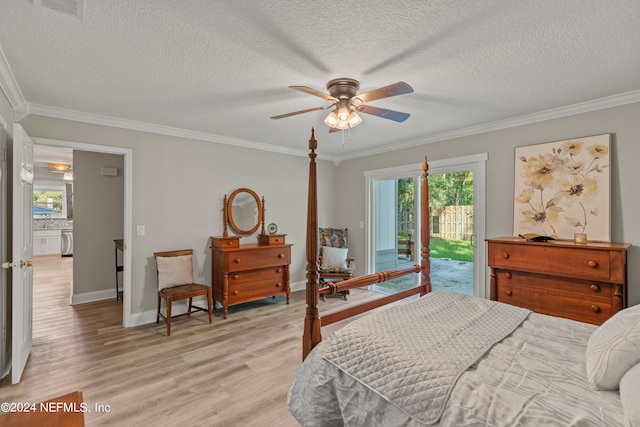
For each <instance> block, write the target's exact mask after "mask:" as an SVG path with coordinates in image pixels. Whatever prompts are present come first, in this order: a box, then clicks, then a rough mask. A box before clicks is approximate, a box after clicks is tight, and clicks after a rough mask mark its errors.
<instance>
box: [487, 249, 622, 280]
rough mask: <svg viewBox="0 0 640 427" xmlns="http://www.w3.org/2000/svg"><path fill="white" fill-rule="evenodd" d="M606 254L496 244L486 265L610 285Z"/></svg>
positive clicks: (608, 262)
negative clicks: (608, 282)
mask: <svg viewBox="0 0 640 427" xmlns="http://www.w3.org/2000/svg"><path fill="white" fill-rule="evenodd" d="M610 254H612V255H615V253H611V252H609V251H601V250H591V249H580V248H575V247H573V248H570V249H567V248H565V247H550V246H542V245H541V246H535V245H528V246H524V245H510V244H503V243H496V244H495V245H494V246H493V250H492V251H491V254H490V257H491V259H490V260H489V265H490V266H491V267H494V268H509V269H514V270H523V271H532V272H540V273H546V274H553V275H557V276H566V277H578V278H580V277H583V278H591V279H595V280H602V281H612V280H613V279H614V278H612V274H611V260H610Z"/></svg>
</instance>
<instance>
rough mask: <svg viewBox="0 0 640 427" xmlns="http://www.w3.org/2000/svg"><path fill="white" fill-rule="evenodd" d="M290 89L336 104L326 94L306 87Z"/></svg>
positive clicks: (333, 99)
mask: <svg viewBox="0 0 640 427" xmlns="http://www.w3.org/2000/svg"><path fill="white" fill-rule="evenodd" d="M289 87H290V88H291V89H295V90H299V91H301V92H305V93H308V94H311V95H315V96H319V97H320V98H322V99H326V100H327V101H331V102H337V101H338V100H337V99H335V98H334V97H333V96H331V95H329V94H328V93H324V92H320V91H319V90H315V89H312V88H310V87H307V86H289Z"/></svg>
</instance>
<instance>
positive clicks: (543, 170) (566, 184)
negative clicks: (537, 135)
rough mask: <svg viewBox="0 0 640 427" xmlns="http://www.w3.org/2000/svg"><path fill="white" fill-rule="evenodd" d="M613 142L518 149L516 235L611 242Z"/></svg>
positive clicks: (594, 139)
mask: <svg viewBox="0 0 640 427" xmlns="http://www.w3.org/2000/svg"><path fill="white" fill-rule="evenodd" d="M610 141H611V134H603V135H595V136H589V137H582V138H575V139H569V140H565V141H556V142H549V143H545V144H537V145H530V146H525V147H516V150H515V157H516V158H515V185H514V188H515V198H514V209H513V234H514V235H517V234H526V233H538V234H542V235H547V236H554V237H556V238H557V239H561V240H569V239H575V241H576V243H584V242H586V241H587V239H588V240H595V241H601V242H610V241H611V234H610V228H611V227H610V210H611V208H610V188H609V187H610V184H609V183H610V170H611V169H610V164H611V160H610V156H609V146H610ZM574 235H575V237H574Z"/></svg>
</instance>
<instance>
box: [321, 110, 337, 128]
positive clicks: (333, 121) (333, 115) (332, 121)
mask: <svg viewBox="0 0 640 427" xmlns="http://www.w3.org/2000/svg"><path fill="white" fill-rule="evenodd" d="M324 123H325V124H326V125H327V126H329V127H330V128H335V127H336V126H337V125H338V111H337V110H333V111H332V112H330V113H329V115H328V116H327V118H326V119H324Z"/></svg>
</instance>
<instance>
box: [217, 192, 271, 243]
mask: <svg viewBox="0 0 640 427" xmlns="http://www.w3.org/2000/svg"><path fill="white" fill-rule="evenodd" d="M240 193H249V194H250V195H251V196H252V197H253V198H254V199H255V201H256V205H257V206H258V219H257V221H256V224H255V225H254V226H253V227H252V228H251V229H249V230H243V229H241V228H240V227H238V225H237V224H236V223H235V221H234V220H233V199H234V198H235V197H236V196H237V195H238V194H240ZM262 208H263V206H262V203H260V199H259V198H258V195H257V194H256V192H255V191H253V190H251V189H250V188H238V189H237V190H235V191H234V192H233V193H231V195H230V196H229V199H228V200H227V203H226V207H225V216H226V220H227V222H228V223H229V226H230V227H231V229H233V231H235V232H236V233H237V234H253V233H255V232H256V231H257V230H258V228H259V227H260V224H261V223H262V217H263V215H264V214H263V211H262Z"/></svg>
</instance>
